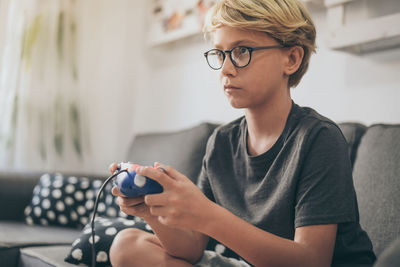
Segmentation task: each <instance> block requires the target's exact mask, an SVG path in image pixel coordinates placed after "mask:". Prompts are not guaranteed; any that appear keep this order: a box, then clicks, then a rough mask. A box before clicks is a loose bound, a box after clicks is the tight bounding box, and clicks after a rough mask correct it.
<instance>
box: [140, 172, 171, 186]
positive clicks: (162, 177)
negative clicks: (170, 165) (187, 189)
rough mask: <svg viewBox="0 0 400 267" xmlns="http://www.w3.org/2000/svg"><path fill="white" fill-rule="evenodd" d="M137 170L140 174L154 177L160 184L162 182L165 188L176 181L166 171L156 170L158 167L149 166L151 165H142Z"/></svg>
mask: <svg viewBox="0 0 400 267" xmlns="http://www.w3.org/2000/svg"><path fill="white" fill-rule="evenodd" d="M136 172H137V173H138V174H139V175H143V176H146V177H149V178H150V179H153V180H154V181H156V182H158V183H159V184H161V185H162V186H163V187H164V189H165V188H168V187H171V186H172V185H173V183H174V179H173V178H171V177H170V176H168V175H167V174H166V173H164V172H162V171H160V170H156V169H153V168H149V167H140V168H138V169H136Z"/></svg>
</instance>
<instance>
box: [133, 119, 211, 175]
mask: <svg viewBox="0 0 400 267" xmlns="http://www.w3.org/2000/svg"><path fill="white" fill-rule="evenodd" d="M216 126H217V125H216V124H211V123H202V124H200V125H197V126H195V127H192V128H189V129H185V130H181V131H175V132H164V133H148V134H138V135H136V137H135V138H134V140H133V142H132V144H131V146H130V149H129V151H128V155H127V159H126V161H130V162H133V163H137V164H140V165H147V166H152V165H153V164H154V162H155V161H158V162H160V163H163V164H166V165H171V166H172V167H174V168H175V169H177V170H178V171H180V172H182V173H183V174H184V175H186V176H187V177H188V178H189V179H191V180H192V181H193V182H196V181H197V177H198V175H199V173H200V168H201V163H202V159H203V156H204V153H205V149H206V144H207V140H208V137H209V136H210V135H211V133H212V132H213V130H214V129H215V127H216Z"/></svg>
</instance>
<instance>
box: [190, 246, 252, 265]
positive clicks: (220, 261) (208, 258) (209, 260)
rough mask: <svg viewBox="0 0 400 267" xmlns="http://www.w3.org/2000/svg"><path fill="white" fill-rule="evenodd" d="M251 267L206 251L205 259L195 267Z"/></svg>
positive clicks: (240, 261)
mask: <svg viewBox="0 0 400 267" xmlns="http://www.w3.org/2000/svg"><path fill="white" fill-rule="evenodd" d="M210 266H212V267H250V265H249V264H248V263H246V262H244V261H242V260H237V259H233V258H227V257H224V256H222V255H220V254H218V253H216V252H215V251H210V250H206V251H204V254H203V257H202V258H201V260H200V261H199V262H197V263H196V264H195V265H194V267H210Z"/></svg>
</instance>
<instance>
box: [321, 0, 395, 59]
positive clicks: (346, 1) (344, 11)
mask: <svg viewBox="0 0 400 267" xmlns="http://www.w3.org/2000/svg"><path fill="white" fill-rule="evenodd" d="M324 4H325V6H326V8H327V20H328V27H329V36H328V39H327V45H328V47H329V48H331V49H335V50H343V51H348V52H352V53H368V52H373V51H377V50H383V49H389V48H393V47H400V1H398V0H381V1H375V0H325V1H324Z"/></svg>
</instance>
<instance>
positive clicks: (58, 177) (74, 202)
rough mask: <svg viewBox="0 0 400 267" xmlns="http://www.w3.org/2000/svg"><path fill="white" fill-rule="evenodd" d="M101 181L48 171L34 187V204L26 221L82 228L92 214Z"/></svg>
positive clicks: (26, 210) (27, 210)
mask: <svg viewBox="0 0 400 267" xmlns="http://www.w3.org/2000/svg"><path fill="white" fill-rule="evenodd" d="M101 184H102V181H100V180H89V179H88V178H85V177H81V178H77V177H74V176H70V177H65V176H63V175H62V174H60V173H57V174H44V175H42V176H41V177H40V180H39V184H38V185H37V186H36V187H35V188H34V190H33V197H32V201H31V203H30V204H29V205H28V206H27V207H26V208H25V221H26V222H27V223H28V224H41V225H61V226H66V227H75V228H81V227H82V226H83V225H85V224H86V223H87V222H88V221H89V219H90V217H91V213H92V210H93V206H94V201H95V198H96V192H97V191H98V189H99V188H100V186H101Z"/></svg>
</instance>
